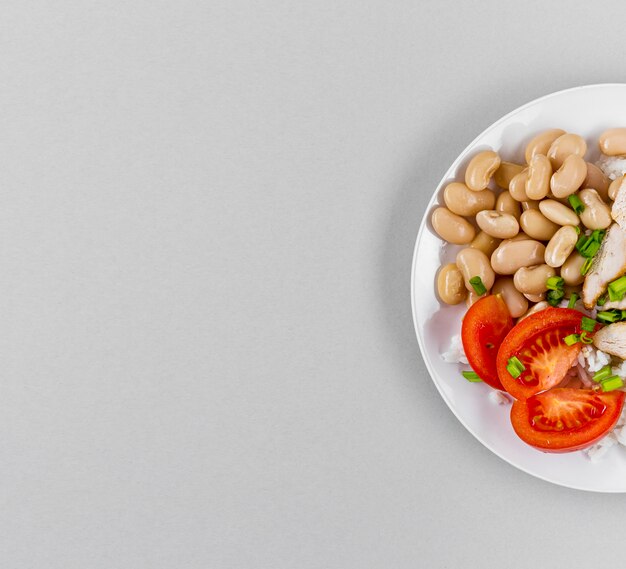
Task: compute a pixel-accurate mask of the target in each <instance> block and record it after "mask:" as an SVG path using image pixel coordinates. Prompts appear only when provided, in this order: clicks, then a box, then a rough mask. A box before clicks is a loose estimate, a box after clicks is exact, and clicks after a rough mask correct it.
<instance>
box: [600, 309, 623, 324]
mask: <svg viewBox="0 0 626 569" xmlns="http://www.w3.org/2000/svg"><path fill="white" fill-rule="evenodd" d="M596 318H597V319H598V321H600V322H607V323H609V324H610V323H611V322H617V321H618V320H621V319H622V314H621V311H619V310H603V311H602V312H598V314H596Z"/></svg>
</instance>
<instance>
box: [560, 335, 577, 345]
mask: <svg viewBox="0 0 626 569" xmlns="http://www.w3.org/2000/svg"><path fill="white" fill-rule="evenodd" d="M579 340H580V336H579V335H578V334H570V335H569V336H565V338H563V341H564V342H565V343H566V344H567V345H568V346H573V345H574V344H576V343H578V342H579Z"/></svg>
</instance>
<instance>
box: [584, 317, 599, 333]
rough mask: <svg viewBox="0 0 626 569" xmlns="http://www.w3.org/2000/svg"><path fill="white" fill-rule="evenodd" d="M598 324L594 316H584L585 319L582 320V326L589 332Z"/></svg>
mask: <svg viewBox="0 0 626 569" xmlns="http://www.w3.org/2000/svg"><path fill="white" fill-rule="evenodd" d="M596 324H597V322H596V321H595V320H594V319H593V318H587V317H586V316H583V319H582V320H581V321H580V328H581V330H586V331H587V332H593V331H594V330H595V329H596Z"/></svg>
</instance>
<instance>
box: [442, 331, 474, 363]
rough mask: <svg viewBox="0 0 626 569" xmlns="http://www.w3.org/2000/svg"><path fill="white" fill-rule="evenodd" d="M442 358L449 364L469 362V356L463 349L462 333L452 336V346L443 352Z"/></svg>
mask: <svg viewBox="0 0 626 569" xmlns="http://www.w3.org/2000/svg"><path fill="white" fill-rule="evenodd" d="M441 358H442V359H443V361H444V362H447V363H449V364H467V363H469V362H468V361H467V357H466V356H465V351H464V350H463V342H462V341H461V334H456V335H455V336H452V338H450V346H449V347H448V349H447V350H446V351H445V352H442V354H441Z"/></svg>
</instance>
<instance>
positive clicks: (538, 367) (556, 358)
mask: <svg viewBox="0 0 626 569" xmlns="http://www.w3.org/2000/svg"><path fill="white" fill-rule="evenodd" d="M582 317H583V315H582V314H581V313H580V312H578V311H577V310H571V309H569V308H546V309H545V310H542V311H540V312H537V313H535V314H532V315H531V316H529V317H528V318H524V320H522V321H521V322H519V323H518V324H517V325H516V326H515V327H514V328H513V329H512V330H511V331H510V332H509V333H508V334H507V336H506V338H505V339H504V341H503V342H502V345H501V346H500V349H499V350H498V357H497V367H498V376H499V378H500V381H501V382H502V385H503V386H504V389H506V390H507V391H508V392H509V393H510V394H511V395H512V396H513V397H515V398H516V399H520V400H522V401H523V400H524V399H527V398H528V397H530V396H531V395H534V394H535V393H539V392H541V391H546V390H547V389H550V388H551V387H554V386H555V385H558V384H559V383H560V382H561V381H562V380H563V378H564V377H565V374H566V373H567V372H568V370H569V369H570V368H571V367H572V365H573V364H574V362H575V361H576V358H577V357H578V353H579V352H580V348H581V344H580V342H578V343H576V344H574V345H572V346H568V345H567V344H566V343H565V342H564V341H563V338H565V336H569V335H570V334H579V333H580V324H581V320H582ZM513 356H515V357H517V358H518V359H519V360H520V362H522V364H523V365H524V367H525V368H526V369H525V370H524V371H523V372H522V373H521V375H520V376H519V377H513V376H512V375H511V374H510V373H509V371H508V370H507V369H506V366H507V363H508V361H509V358H511V357H513Z"/></svg>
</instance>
